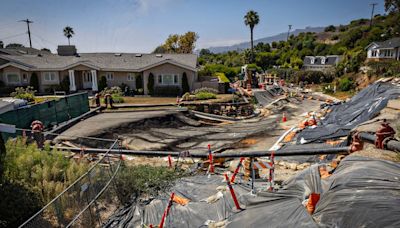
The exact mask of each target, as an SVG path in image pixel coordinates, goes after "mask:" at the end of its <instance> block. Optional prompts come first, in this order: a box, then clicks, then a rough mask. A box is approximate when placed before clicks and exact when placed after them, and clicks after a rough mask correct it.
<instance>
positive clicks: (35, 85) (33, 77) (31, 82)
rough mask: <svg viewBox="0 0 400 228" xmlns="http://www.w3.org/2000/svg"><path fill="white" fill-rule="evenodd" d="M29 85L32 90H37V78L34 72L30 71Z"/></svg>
mask: <svg viewBox="0 0 400 228" xmlns="http://www.w3.org/2000/svg"><path fill="white" fill-rule="evenodd" d="M29 85H30V86H32V87H33V89H34V90H36V91H39V78H38V76H37V74H36V72H33V73H32V75H31V80H30V82H29Z"/></svg>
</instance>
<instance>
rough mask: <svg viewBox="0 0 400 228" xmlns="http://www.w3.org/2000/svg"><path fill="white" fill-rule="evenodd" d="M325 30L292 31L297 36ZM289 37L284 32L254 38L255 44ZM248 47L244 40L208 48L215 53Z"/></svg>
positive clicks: (306, 29) (317, 28)
mask: <svg viewBox="0 0 400 228" xmlns="http://www.w3.org/2000/svg"><path fill="white" fill-rule="evenodd" d="M322 31H324V27H307V28H305V29H295V30H294V31H292V32H290V34H291V35H295V36H297V35H298V34H300V33H302V32H305V33H306V32H315V33H319V32H322ZM286 38H287V32H282V33H279V34H277V35H274V36H269V37H264V38H261V39H257V40H254V45H256V44H258V43H261V42H262V43H272V42H274V41H275V42H278V41H281V40H286ZM247 48H250V42H243V43H239V44H235V45H231V46H219V47H210V48H208V49H209V50H210V51H211V52H213V53H223V52H228V51H242V50H245V49H247Z"/></svg>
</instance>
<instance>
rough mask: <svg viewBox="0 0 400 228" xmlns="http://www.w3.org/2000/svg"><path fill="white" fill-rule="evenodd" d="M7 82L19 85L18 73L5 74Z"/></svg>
mask: <svg viewBox="0 0 400 228" xmlns="http://www.w3.org/2000/svg"><path fill="white" fill-rule="evenodd" d="M6 75H7V82H8V83H20V82H21V79H20V77H19V74H18V73H7V74H6Z"/></svg>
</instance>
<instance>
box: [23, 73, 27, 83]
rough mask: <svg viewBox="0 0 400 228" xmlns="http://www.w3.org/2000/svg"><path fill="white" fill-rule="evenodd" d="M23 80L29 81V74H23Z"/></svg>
mask: <svg viewBox="0 0 400 228" xmlns="http://www.w3.org/2000/svg"><path fill="white" fill-rule="evenodd" d="M22 81H23V82H28V75H27V74H22Z"/></svg>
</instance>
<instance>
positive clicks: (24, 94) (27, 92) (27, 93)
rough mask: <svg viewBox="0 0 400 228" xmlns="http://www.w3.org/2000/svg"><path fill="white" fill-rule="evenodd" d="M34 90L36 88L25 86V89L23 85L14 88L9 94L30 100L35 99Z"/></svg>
mask: <svg viewBox="0 0 400 228" xmlns="http://www.w3.org/2000/svg"><path fill="white" fill-rule="evenodd" d="M35 92H36V90H34V89H33V87H31V86H28V87H26V89H25V88H23V87H17V88H15V92H12V93H11V94H10V96H12V97H14V98H17V99H23V100H26V101H28V102H32V101H34V100H35Z"/></svg>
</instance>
